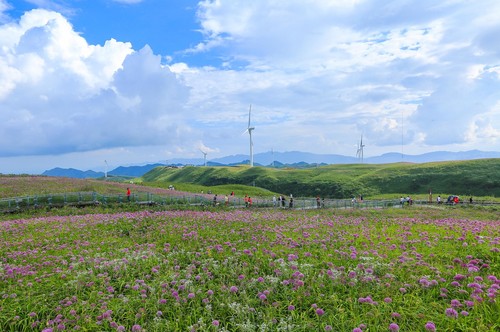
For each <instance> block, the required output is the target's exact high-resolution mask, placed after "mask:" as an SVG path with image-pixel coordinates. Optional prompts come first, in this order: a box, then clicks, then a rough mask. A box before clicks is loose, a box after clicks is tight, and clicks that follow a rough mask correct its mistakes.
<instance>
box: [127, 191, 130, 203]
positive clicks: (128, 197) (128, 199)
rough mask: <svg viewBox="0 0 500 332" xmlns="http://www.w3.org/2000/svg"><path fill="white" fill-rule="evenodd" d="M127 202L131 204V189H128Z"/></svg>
mask: <svg viewBox="0 0 500 332" xmlns="http://www.w3.org/2000/svg"><path fill="white" fill-rule="evenodd" d="M127 201H129V202H130V188H127Z"/></svg>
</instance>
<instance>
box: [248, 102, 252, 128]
mask: <svg viewBox="0 0 500 332" xmlns="http://www.w3.org/2000/svg"><path fill="white" fill-rule="evenodd" d="M250 113H252V104H250V108H249V109H248V128H250Z"/></svg>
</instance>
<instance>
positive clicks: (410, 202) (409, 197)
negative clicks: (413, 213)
mask: <svg viewBox="0 0 500 332" xmlns="http://www.w3.org/2000/svg"><path fill="white" fill-rule="evenodd" d="M405 203H407V204H408V205H413V199H412V198H411V196H406V198H404V197H403V196H401V198H400V199H399V204H401V206H403V205H404V204H405Z"/></svg>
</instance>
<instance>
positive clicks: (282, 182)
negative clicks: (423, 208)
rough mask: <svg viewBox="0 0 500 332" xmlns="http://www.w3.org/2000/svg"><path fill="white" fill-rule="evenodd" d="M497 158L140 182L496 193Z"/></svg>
mask: <svg viewBox="0 0 500 332" xmlns="http://www.w3.org/2000/svg"><path fill="white" fill-rule="evenodd" d="M494 174H500V159H484V160H470V161H453V162H437V163H423V164H408V163H395V164H379V165H372V164H362V165H361V164H358V165H328V166H321V167H317V168H310V169H275V168H266V167H252V168H250V167H248V166H238V167H184V168H179V169H171V168H169V169H167V168H162V167H159V168H156V169H154V170H152V171H150V172H149V173H147V174H145V175H144V176H143V177H142V181H144V183H148V184H150V185H152V184H155V183H156V184H158V183H162V182H164V183H172V184H174V185H176V186H179V185H180V184H186V183H190V184H196V185H202V186H206V187H212V186H218V185H227V184H240V185H247V186H253V185H255V186H257V187H260V188H265V189H267V190H269V191H272V192H276V193H283V194H290V193H292V194H294V195H295V196H304V197H314V196H316V195H320V196H321V197H329V198H348V197H352V196H358V195H360V194H362V195H363V196H364V197H367V198H368V197H387V196H384V195H392V197H394V196H396V197H397V196H400V195H403V196H407V195H412V196H414V195H427V194H428V193H429V191H430V190H431V191H432V192H433V193H434V196H435V197H437V195H438V194H441V196H442V197H445V196H447V195H448V194H454V195H459V196H462V197H469V196H470V195H472V196H474V197H492V198H497V197H500V179H498V177H495V176H493V175H494Z"/></svg>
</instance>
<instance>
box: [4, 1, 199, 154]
mask: <svg viewBox="0 0 500 332" xmlns="http://www.w3.org/2000/svg"><path fill="white" fill-rule="evenodd" d="M0 38H1V40H2V41H3V45H4V47H3V48H2V50H1V53H0V73H2V74H0V104H1V105H2V113H3V114H2V117H3V118H4V119H5V121H3V122H2V124H0V126H1V129H2V130H1V131H0V140H1V141H2V149H1V151H2V155H3V156H16V155H26V154H60V153H67V152H74V151H89V150H96V149H102V148H105V147H119V146H141V145H156V144H159V142H162V144H165V143H166V142H168V140H169V139H171V138H172V137H176V138H177V136H178V135H179V133H178V132H177V128H178V126H182V120H179V121H177V120H178V119H177V115H176V114H178V113H180V112H181V111H182V107H183V104H184V103H185V100H186V99H187V96H188V94H189V90H188V88H187V87H186V86H185V85H183V84H182V83H181V82H180V81H179V80H178V79H177V78H176V76H175V74H173V73H172V72H171V71H170V70H169V68H168V67H164V66H163V65H162V64H161V59H160V57H159V56H156V55H154V54H153V52H152V51H151V49H150V48H149V47H148V46H146V47H144V48H143V49H142V50H139V51H134V50H133V49H132V48H131V45H130V44H129V43H123V42H118V41H116V40H108V41H107V42H106V43H105V44H104V45H102V46H101V45H89V44H88V43H87V42H86V41H85V39H84V38H82V37H81V36H80V35H79V34H78V33H76V32H75V31H74V30H73V28H72V26H71V25H70V24H69V22H68V21H67V20H66V19H65V18H64V17H63V16H62V15H60V14H58V13H56V12H51V11H46V10H33V11H31V12H28V13H26V14H25V15H24V16H23V17H22V18H21V20H20V21H19V22H17V23H9V24H6V25H4V26H2V27H1V28H0Z"/></svg>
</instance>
